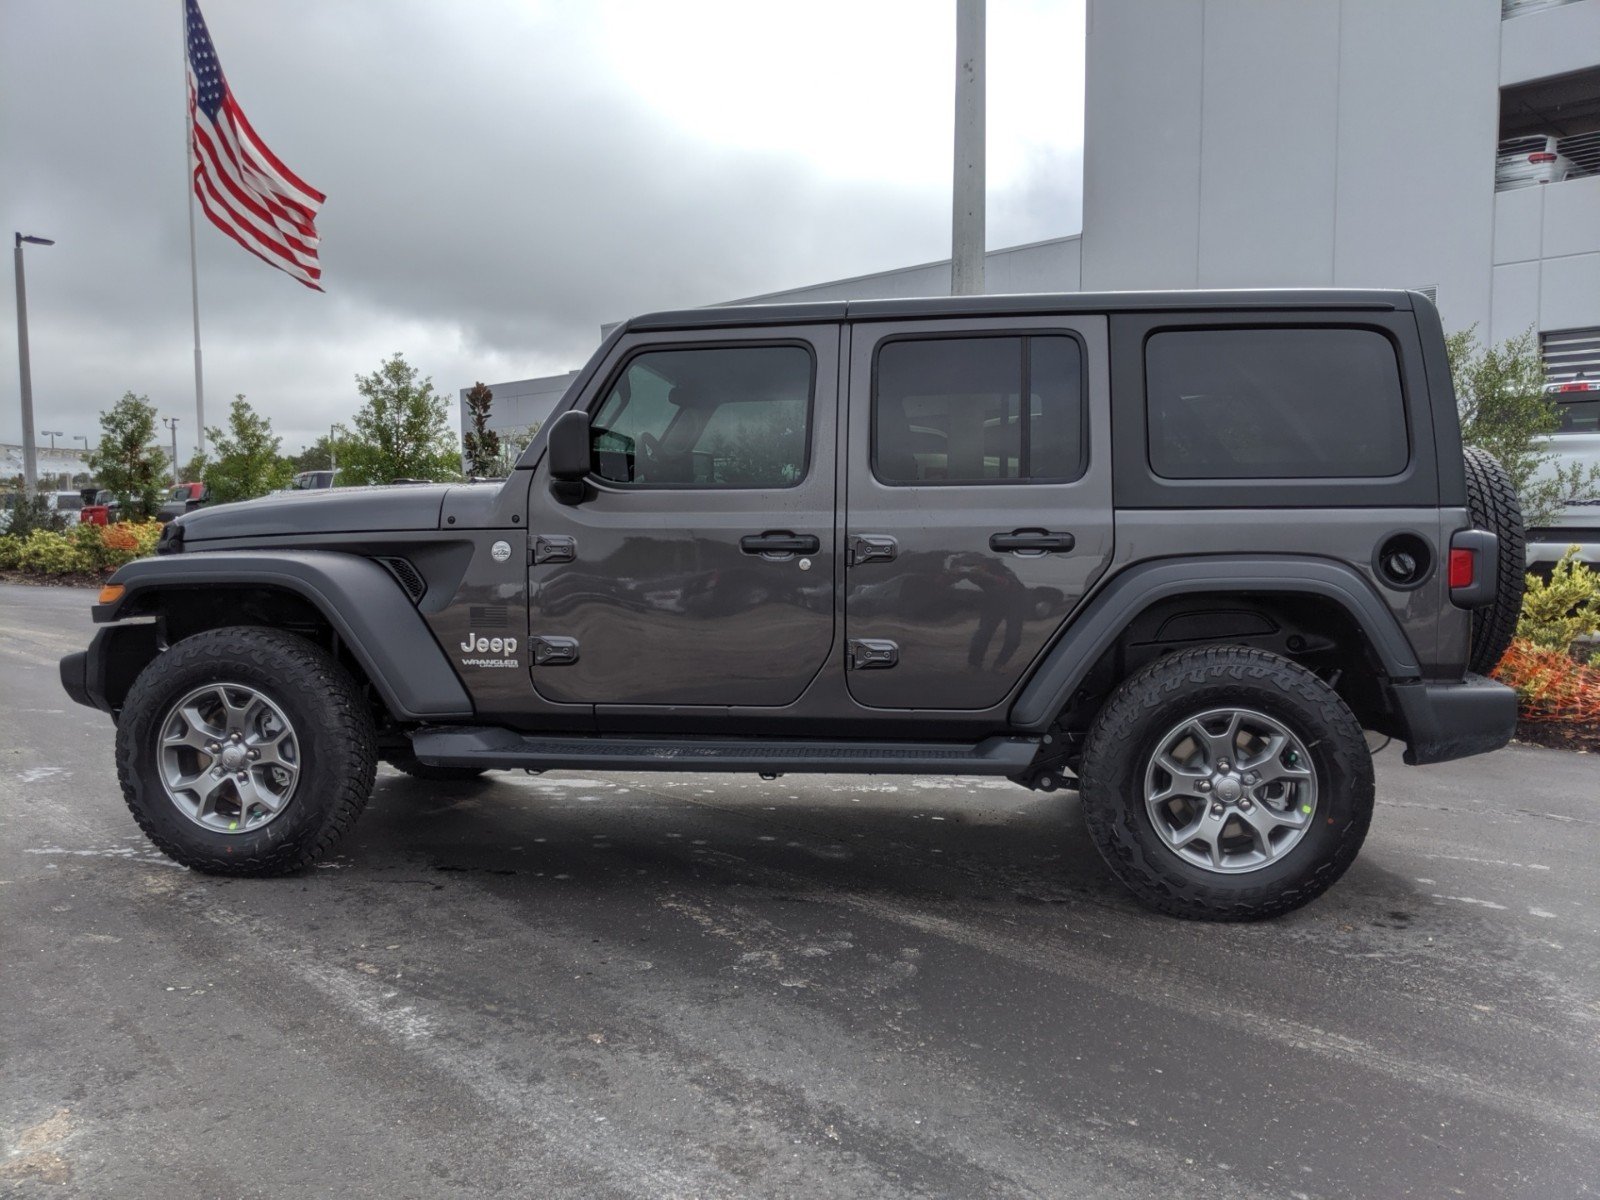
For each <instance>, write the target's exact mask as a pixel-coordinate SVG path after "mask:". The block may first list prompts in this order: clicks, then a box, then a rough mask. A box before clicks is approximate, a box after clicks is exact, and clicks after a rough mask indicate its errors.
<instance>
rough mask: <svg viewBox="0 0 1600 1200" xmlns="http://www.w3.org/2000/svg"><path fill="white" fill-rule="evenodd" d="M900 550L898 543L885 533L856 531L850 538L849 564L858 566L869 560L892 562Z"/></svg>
mask: <svg viewBox="0 0 1600 1200" xmlns="http://www.w3.org/2000/svg"><path fill="white" fill-rule="evenodd" d="M899 552H900V544H899V543H898V542H896V541H895V540H894V539H893V538H892V537H890V536H889V535H888V534H886V533H858V534H856V536H855V537H853V538H851V539H850V565H851V566H853V567H858V566H860V565H861V564H862V563H869V562H893V561H894V556H895V555H896V554H898V553H899Z"/></svg>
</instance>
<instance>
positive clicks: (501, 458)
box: [490, 421, 543, 475]
mask: <svg viewBox="0 0 1600 1200" xmlns="http://www.w3.org/2000/svg"><path fill="white" fill-rule="evenodd" d="M542 424H543V422H542V421H535V422H534V423H533V424H532V425H525V426H523V428H521V429H507V430H505V431H504V432H502V433H500V434H499V435H498V437H499V439H500V452H499V453H498V454H497V455H496V456H495V462H494V469H493V470H492V471H491V472H490V474H492V475H509V474H511V472H512V471H514V470H516V467H517V459H519V458H521V457H522V452H523V451H524V450H526V449H527V448H528V443H529V442H531V441H533V437H534V434H536V433H538V432H539V427H540V425H542Z"/></svg>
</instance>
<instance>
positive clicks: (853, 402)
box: [844, 315, 1112, 710]
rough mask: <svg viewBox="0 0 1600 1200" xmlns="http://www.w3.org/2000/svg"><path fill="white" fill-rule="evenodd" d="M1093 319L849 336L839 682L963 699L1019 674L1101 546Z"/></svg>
mask: <svg viewBox="0 0 1600 1200" xmlns="http://www.w3.org/2000/svg"><path fill="white" fill-rule="evenodd" d="M1105 362H1106V320H1105V318H1104V317H1103V316H1095V315H1070V316H1060V317H1045V318H1039V317H1034V318H1020V319H1019V318H996V319H994V320H993V321H981V322H975V321H973V320H970V319H968V320H961V321H901V322H887V321H886V322H872V323H862V324H858V325H855V326H854V327H853V330H852V334H851V349H850V374H849V378H850V394H849V411H848V414H847V431H848V432H847V436H846V438H845V448H844V454H845V457H846V489H845V491H846V505H845V525H844V528H845V538H846V541H845V561H846V564H847V568H846V570H847V577H846V586H845V637H846V659H845V664H846V667H847V669H848V680H849V689H850V693H851V695H852V696H853V697H854V698H855V699H856V700H857V701H858V702H860V703H861V704H864V705H867V706H869V707H875V708H937V709H967V710H976V709H982V708H988V707H990V706H992V705H995V704H998V703H1000V702H1001V701H1003V700H1004V699H1005V698H1006V696H1007V695H1008V693H1010V692H1011V691H1012V690H1013V689H1014V688H1015V687H1016V685H1017V684H1018V683H1019V682H1020V681H1021V680H1022V678H1023V677H1024V675H1025V673H1026V672H1027V670H1028V667H1029V665H1030V664H1031V663H1032V662H1034V660H1035V659H1036V658H1037V657H1038V656H1039V654H1040V652H1041V651H1042V650H1043V649H1044V647H1045V645H1046V643H1047V642H1048V641H1049V640H1050V638H1051V636H1052V634H1054V633H1055V631H1056V630H1057V629H1058V628H1060V626H1061V625H1062V623H1063V621H1064V620H1065V618H1066V615H1067V613H1068V612H1070V611H1071V609H1072V608H1073V606H1074V605H1075V604H1076V603H1077V601H1078V600H1079V599H1080V598H1081V597H1082V596H1083V594H1084V592H1085V591H1086V590H1087V589H1088V587H1089V586H1090V585H1091V584H1092V583H1093V581H1094V580H1095V579H1096V578H1097V577H1098V576H1099V575H1100V573H1101V572H1102V571H1103V570H1104V569H1105V565H1106V563H1107V561H1108V559H1109V557H1110V554H1111V543H1112V520H1111V454H1110V430H1109V420H1108V416H1109V403H1110V402H1109V396H1108V392H1107V379H1106V371H1105Z"/></svg>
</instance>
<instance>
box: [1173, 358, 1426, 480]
mask: <svg viewBox="0 0 1600 1200" xmlns="http://www.w3.org/2000/svg"><path fill="white" fill-rule="evenodd" d="M1145 388H1146V403H1147V406H1148V410H1147V411H1148V416H1149V448H1150V467H1151V469H1152V470H1153V471H1154V472H1155V473H1156V474H1157V475H1159V476H1162V477H1163V478H1166V479H1356V478H1378V477H1382V476H1387V475H1398V474H1400V473H1401V472H1402V471H1404V470H1405V468H1406V464H1407V463H1408V462H1409V461H1410V446H1409V443H1408V440H1407V436H1406V418H1405V404H1404V399H1403V396H1402V393H1401V388H1400V368H1399V363H1398V360H1397V359H1396V357H1395V352H1394V347H1393V346H1392V345H1390V343H1389V340H1388V339H1387V338H1386V337H1384V336H1383V335H1382V334H1380V333H1377V332H1374V331H1373V330H1370V329H1204V330H1200V329H1195V330H1169V331H1166V332H1162V333H1156V334H1152V335H1151V337H1150V338H1149V340H1148V341H1147V342H1146V343H1145Z"/></svg>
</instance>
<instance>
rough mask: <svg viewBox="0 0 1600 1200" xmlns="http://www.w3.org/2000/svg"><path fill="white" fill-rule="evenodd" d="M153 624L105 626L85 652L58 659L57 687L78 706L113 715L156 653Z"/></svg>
mask: <svg viewBox="0 0 1600 1200" xmlns="http://www.w3.org/2000/svg"><path fill="white" fill-rule="evenodd" d="M157 632H158V631H157V629H156V626H155V623H154V622H131V621H130V622H125V623H123V624H120V625H108V626H106V628H104V629H102V630H100V631H99V632H98V633H96V634H95V635H94V640H93V641H92V642H90V643H89V648H88V649H87V650H79V651H78V652H77V653H76V654H69V655H67V656H66V657H65V658H63V659H62V660H61V686H62V687H63V688H64V689H65V690H66V693H67V695H69V696H71V697H72V699H73V700H75V701H76V702H77V703H79V704H84V705H87V706H88V707H90V708H98V709H99V710H100V711H101V712H108V713H111V714H112V715H113V716H115V715H116V713H117V711H118V710H119V709H120V708H121V707H122V700H123V697H124V696H126V695H127V694H128V689H129V688H130V687H132V686H133V681H134V679H135V678H137V677H138V674H139V672H140V671H142V670H143V669H144V667H145V664H146V663H148V662H149V661H150V660H151V659H152V658H154V657H155V656H156V654H157V652H158V648H159V647H158V643H157Z"/></svg>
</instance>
